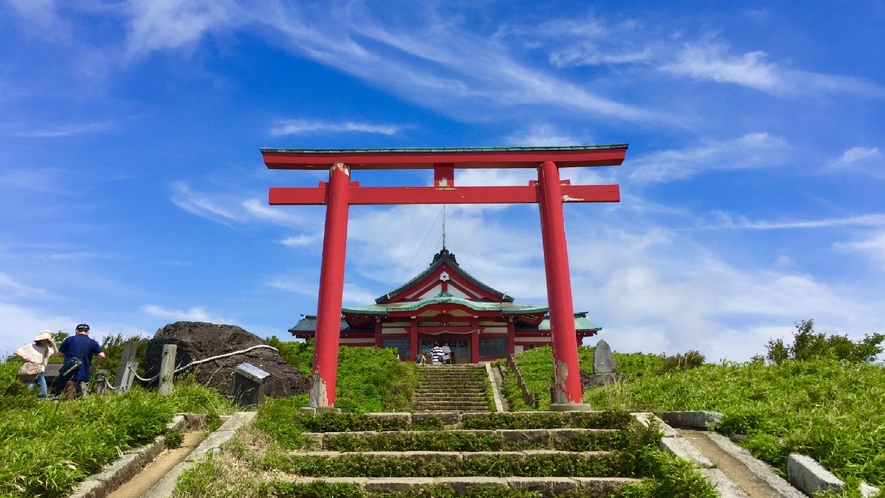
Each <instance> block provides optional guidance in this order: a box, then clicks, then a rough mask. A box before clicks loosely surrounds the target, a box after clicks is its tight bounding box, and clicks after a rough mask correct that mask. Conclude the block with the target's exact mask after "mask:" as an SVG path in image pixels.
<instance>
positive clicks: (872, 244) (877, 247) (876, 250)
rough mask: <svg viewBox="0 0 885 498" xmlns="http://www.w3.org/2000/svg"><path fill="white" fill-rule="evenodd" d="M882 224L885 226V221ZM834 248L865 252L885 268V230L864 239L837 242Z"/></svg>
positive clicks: (865, 254)
mask: <svg viewBox="0 0 885 498" xmlns="http://www.w3.org/2000/svg"><path fill="white" fill-rule="evenodd" d="M881 226H885V223H882V225H881ZM833 249H836V250H839V251H845V252H856V253H860V254H863V255H864V256H866V257H868V258H869V259H870V260H872V261H874V262H875V263H876V264H878V265H879V266H881V267H882V268H885V231H879V232H878V233H876V234H874V235H873V236H871V237H869V238H866V239H864V240H857V241H854V242H836V243H834V244H833Z"/></svg>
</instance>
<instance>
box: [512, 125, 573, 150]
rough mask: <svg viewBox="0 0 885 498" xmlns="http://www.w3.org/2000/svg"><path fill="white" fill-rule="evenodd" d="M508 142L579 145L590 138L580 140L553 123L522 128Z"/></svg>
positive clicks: (538, 145)
mask: <svg viewBox="0 0 885 498" xmlns="http://www.w3.org/2000/svg"><path fill="white" fill-rule="evenodd" d="M505 140H506V142H507V143H508V144H511V145H517V146H521V147H533V146H534V147H544V146H563V145H578V144H581V143H588V140H579V139H577V138H575V137H573V136H572V135H570V134H569V133H567V132H564V131H563V130H561V129H559V128H557V127H556V126H554V125H552V124H548V123H545V124H537V125H533V126H530V127H529V128H527V129H523V130H520V131H518V132H516V133H514V134H512V135H510V136H509V137H507V138H506V139H505Z"/></svg>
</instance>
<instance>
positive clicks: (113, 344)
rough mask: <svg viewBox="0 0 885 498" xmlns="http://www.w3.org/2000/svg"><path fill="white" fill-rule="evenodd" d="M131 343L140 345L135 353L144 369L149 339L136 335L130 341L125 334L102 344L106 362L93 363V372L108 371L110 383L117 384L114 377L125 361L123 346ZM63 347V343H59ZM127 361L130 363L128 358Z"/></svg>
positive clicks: (111, 337)
mask: <svg viewBox="0 0 885 498" xmlns="http://www.w3.org/2000/svg"><path fill="white" fill-rule="evenodd" d="M129 341H132V342H135V343H137V344H138V348H137V349H136V352H135V359H134V361H136V362H137V363H138V364H139V365H141V366H142V368H143V367H144V365H146V364H147V346H148V339H147V338H146V337H141V336H138V335H134V336H131V337H129V338H128V339H124V338H123V334H117V335H108V336H105V338H104V339H103V340H102V342H101V348H102V349H103V350H104V355H105V361H104V362H102V363H101V365H98V364H97V363H96V362H93V363H92V371H93V373H95V371H96V370H98V369H99V368H100V369H103V370H107V371H108V381H110V382H111V383H112V384H116V379H114V376H115V375H117V369H118V368H119V366H120V362H121V361H123V358H122V357H123V345H124V344H125V343H127V342H129ZM58 344H59V345H61V343H58ZM126 361H129V359H128V358H127V359H126Z"/></svg>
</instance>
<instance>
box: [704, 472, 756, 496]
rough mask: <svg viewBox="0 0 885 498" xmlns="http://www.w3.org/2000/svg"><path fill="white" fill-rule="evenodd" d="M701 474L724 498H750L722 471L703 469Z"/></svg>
mask: <svg viewBox="0 0 885 498" xmlns="http://www.w3.org/2000/svg"><path fill="white" fill-rule="evenodd" d="M701 473H702V474H703V475H704V477H706V478H707V480H708V481H710V482H711V483H713V484H714V485H715V486H716V491H717V492H718V493H719V496H721V497H722V498H750V496H749V495H748V494H747V493H745V492H744V490H742V489H741V488H740V487H739V486H738V485H737V484H735V483H734V482H732V481H731V479H729V478H728V477H727V476H726V475H725V474H724V473H723V472H722V471H721V470H719V469H702V470H701Z"/></svg>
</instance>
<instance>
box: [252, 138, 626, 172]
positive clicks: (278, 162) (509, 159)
mask: <svg viewBox="0 0 885 498" xmlns="http://www.w3.org/2000/svg"><path fill="white" fill-rule="evenodd" d="M626 153H627V144H614V145H578V146H568V147H466V148H456V147H442V148H403V149H273V148H262V149H261V154H262V156H263V157H264V163H265V164H266V165H267V167H268V168H269V169H295V170H316V169H327V168H329V167H330V166H331V165H332V164H333V163H345V164H347V165H348V166H349V167H350V168H351V169H353V170H361V169H362V170H373V169H434V168H435V167H436V165H438V164H453V165H455V166H456V167H457V168H489V169H494V168H537V167H538V165H539V164H541V163H543V162H545V161H553V162H554V163H556V166H557V167H560V168H567V167H583V166H617V165H620V164H621V162H623V161H624V156H625V155H626Z"/></svg>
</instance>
